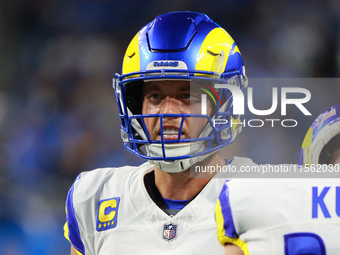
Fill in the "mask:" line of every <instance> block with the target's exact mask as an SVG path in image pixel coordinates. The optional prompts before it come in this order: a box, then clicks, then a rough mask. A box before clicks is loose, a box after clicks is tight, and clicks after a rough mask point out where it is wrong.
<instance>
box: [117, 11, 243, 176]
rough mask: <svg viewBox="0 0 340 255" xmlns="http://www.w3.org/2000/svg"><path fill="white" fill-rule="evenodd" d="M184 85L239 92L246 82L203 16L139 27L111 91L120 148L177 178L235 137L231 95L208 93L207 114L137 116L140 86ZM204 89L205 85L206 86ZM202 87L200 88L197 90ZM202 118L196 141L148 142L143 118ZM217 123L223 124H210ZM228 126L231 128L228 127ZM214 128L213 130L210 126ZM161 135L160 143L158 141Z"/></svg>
mask: <svg viewBox="0 0 340 255" xmlns="http://www.w3.org/2000/svg"><path fill="white" fill-rule="evenodd" d="M155 80H157V81H159V80H186V81H190V82H193V81H196V82H197V81H198V83H202V84H206V86H205V91H207V90H208V88H213V84H227V83H228V84H232V85H235V86H237V87H238V88H240V89H241V90H243V89H244V88H245V87H246V86H247V77H246V75H245V68H244V65H243V61H242V57H241V54H240V51H239V49H238V47H237V46H236V44H235V42H234V40H233V39H232V38H231V36H230V35H229V34H228V33H227V32H226V31H225V30H224V29H223V28H221V27H220V26H219V25H217V24H216V23H214V22H213V21H212V20H211V19H210V18H209V17H208V16H207V15H205V14H201V13H196V12H186V11H180V12H171V13H166V14H162V15H159V16H158V17H156V18H155V19H154V20H153V21H152V22H150V23H149V24H147V25H146V26H145V27H143V28H142V29H141V30H140V31H139V32H138V33H137V34H136V35H135V37H134V38H133V39H132V41H131V42H130V44H129V46H128V48H127V50H126V53H125V56H124V59H123V65H122V74H116V75H115V78H114V81H113V87H114V90H115V94H116V99H117V103H118V108H119V116H120V118H121V137H122V139H123V142H124V146H125V147H126V149H127V150H129V151H130V152H132V153H133V154H135V155H137V156H139V157H141V158H143V159H147V160H149V161H150V162H151V163H152V164H154V165H156V166H157V167H159V168H160V169H162V170H163V171H166V172H180V171H184V170H186V169H188V168H189V167H190V166H192V165H193V164H195V163H197V162H200V161H202V160H203V159H205V158H206V157H208V156H209V155H211V154H213V153H214V152H215V151H217V150H219V149H221V148H222V147H224V146H226V145H227V144H229V143H231V142H232V141H233V140H234V139H235V137H236V135H237V134H238V133H239V132H240V131H241V125H240V124H237V123H236V124H235V122H237V121H238V117H234V118H233V119H232V116H231V109H232V104H233V99H232V94H231V92H230V91H229V90H227V89H224V88H223V89H216V90H215V91H212V92H210V93H209V91H207V93H209V95H211V96H212V97H213V96H214V97H216V98H218V100H216V101H215V104H216V105H215V107H214V109H213V111H214V112H213V113H212V114H210V115H207V114H195V115H193V114H190V113H188V114H142V105H143V84H144V83H145V82H148V81H155ZM209 84H210V85H209ZM202 86H203V85H202ZM155 117H157V118H159V119H160V122H161V125H162V123H163V120H164V119H165V118H171V117H172V118H173V117H176V118H181V119H182V121H181V122H182V124H181V127H180V128H179V131H178V132H179V134H181V129H182V128H183V122H184V119H185V118H189V117H190V118H202V119H205V120H207V122H208V124H207V126H206V127H205V128H204V129H203V130H202V132H201V134H200V135H199V137H194V138H190V139H181V138H180V135H178V139H176V140H166V139H161V140H152V139H151V138H150V135H149V131H148V130H147V129H146V125H145V119H146V118H155ZM218 119H223V120H227V121H219V122H218V121H214V120H218ZM232 120H234V124H232V123H231V122H232ZM216 122H217V123H218V124H216V125H215V123H216ZM163 135H164V134H163V130H161V137H163Z"/></svg>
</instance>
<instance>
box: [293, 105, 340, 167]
mask: <svg viewBox="0 0 340 255" xmlns="http://www.w3.org/2000/svg"><path fill="white" fill-rule="evenodd" d="M335 145H340V104H338V105H335V106H333V107H331V108H329V109H328V110H327V111H325V112H323V113H321V114H320V115H319V116H318V117H317V118H316V120H315V121H314V122H313V124H312V125H311V127H310V128H309V129H308V132H307V134H306V136H305V138H304V140H303V143H302V146H301V151H300V159H299V164H300V166H301V165H304V166H309V165H310V164H328V163H329V161H330V159H331V157H332V149H333V147H334V146H335Z"/></svg>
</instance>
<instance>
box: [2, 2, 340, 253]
mask: <svg viewBox="0 0 340 255" xmlns="http://www.w3.org/2000/svg"><path fill="white" fill-rule="evenodd" d="M178 10H191V11H198V12H203V13H206V14H208V15H209V16H210V17H211V18H212V19H213V20H214V21H215V22H217V23H218V24H220V25H221V26H222V27H224V28H225V29H226V30H227V31H228V32H229V33H230V34H231V35H232V37H233V38H234V40H235V41H236V43H237V44H238V46H239V48H240V50H241V53H242V55H243V59H244V62H245V65H246V69H247V74H248V76H249V77H250V78H320V77H323V78H326V77H327V78H329V77H333V78H336V77H339V75H340V1H339V0H305V1H296V0H276V1H272V0H238V1H231V0H210V1H207V0H196V1H193V0H172V1H141V0H139V1H138V0H129V1H115V0H111V1H110V0H82V1H80V0H39V1H38V0H1V1H0V47H1V48H0V49H1V50H0V254H2V255H45V254H49V255H61V254H69V247H70V245H69V243H68V242H67V241H66V239H64V237H63V224H64V222H65V212H64V203H65V198H66V195H67V191H68V189H69V188H70V186H71V185H72V183H73V181H74V179H75V177H76V176H77V175H78V174H79V173H80V172H81V171H87V170H91V169H94V168H98V167H106V166H121V165H126V164H129V165H137V164H139V163H141V162H142V161H141V160H139V159H138V158H137V157H135V156H133V155H132V154H130V153H128V152H127V151H125V149H123V143H122V141H121V139H120V131H119V125H120V121H119V119H118V112H117V106H116V101H115V97H114V93H113V89H112V87H111V84H112V78H113V77H114V74H115V73H116V72H120V64H121V61H122V59H123V54H124V51H125V49H126V47H127V45H128V43H129V42H130V40H131V39H132V37H133V36H134V35H135V34H136V33H137V31H138V30H139V29H141V28H142V27H143V26H144V25H145V24H147V23H148V22H150V21H151V20H152V19H153V18H154V17H155V16H157V15H159V14H162V13H164V12H169V11H178ZM327 80H328V79H327ZM331 83H332V84H333V86H335V87H332V88H331V89H328V87H327V86H319V87H316V88H314V90H313V92H312V100H314V101H313V102H314V103H310V104H309V105H310V107H311V108H312V110H313V112H314V113H315V115H314V113H313V116H312V117H308V118H307V117H306V118H302V117H304V116H303V115H302V114H300V115H298V116H296V117H295V118H299V121H300V120H301V121H300V123H299V125H298V126H297V127H296V128H294V129H287V128H286V129H283V128H275V133H270V132H272V131H273V130H274V128H269V129H265V128H263V129H261V130H260V129H256V130H254V129H252V130H250V129H249V128H248V129H247V128H244V130H243V133H241V135H240V136H239V137H238V138H237V139H236V141H235V143H234V144H232V145H231V146H230V147H229V146H228V150H229V152H228V153H229V155H230V156H233V155H239V156H246V157H251V158H253V160H254V161H255V162H256V163H265V162H266V163H297V161H298V156H299V149H300V146H301V143H302V139H303V137H304V134H305V132H306V131H307V128H308V127H309V126H310V124H311V123H312V122H313V120H314V119H315V118H316V116H317V115H318V114H319V113H321V112H323V111H325V110H326V109H327V108H328V107H330V106H331V105H332V104H334V102H335V103H336V102H338V103H339V101H340V100H339V101H337V100H338V98H339V96H340V92H339V90H338V88H339V87H340V84H339V82H338V83H337V79H333V80H331ZM250 86H252V84H251V83H250ZM254 89H255V87H254ZM258 91H259V90H258ZM254 93H255V92H254ZM256 93H259V94H258V96H259V97H261V96H263V97H265V96H268V97H269V100H271V90H268V89H267V90H265V91H264V92H263V93H262V91H259V92H256ZM256 93H255V94H256ZM254 101H255V100H254ZM269 103H271V101H269ZM254 104H255V106H258V107H257V108H259V109H260V108H261V106H260V104H258V105H256V103H254ZM266 107H267V108H266ZM269 107H270V104H269V105H267V106H264V108H263V109H268V108H269ZM278 114H279V113H278ZM290 118H292V117H290ZM300 124H301V125H300ZM258 132H262V133H258ZM273 132H274V131H273Z"/></svg>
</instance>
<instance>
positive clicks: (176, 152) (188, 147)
mask: <svg viewBox="0 0 340 255" xmlns="http://www.w3.org/2000/svg"><path fill="white" fill-rule="evenodd" d="M205 148H206V146H205V145H204V141H198V142H192V143H185V144H165V145H164V150H165V155H166V156H167V157H176V156H177V157H178V156H182V155H189V154H194V153H197V152H200V151H203V150H205ZM146 150H147V153H148V155H149V156H152V157H162V156H163V153H162V145H161V144H148V145H146ZM214 152H215V151H213V152H211V153H207V154H204V155H201V156H197V157H193V158H186V159H178V160H172V161H163V160H149V162H150V164H152V165H155V166H156V167H158V168H159V169H161V170H162V171H164V172H167V173H179V172H183V171H185V170H187V169H189V168H190V167H191V166H192V165H194V164H196V163H198V162H201V161H203V160H204V159H206V158H207V157H209V156H210V155H212V154H213V153H214Z"/></svg>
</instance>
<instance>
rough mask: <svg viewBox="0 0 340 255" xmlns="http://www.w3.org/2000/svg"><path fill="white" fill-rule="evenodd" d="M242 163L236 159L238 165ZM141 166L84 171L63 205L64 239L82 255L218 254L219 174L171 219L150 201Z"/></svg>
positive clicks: (144, 167) (146, 170) (145, 167)
mask: <svg viewBox="0 0 340 255" xmlns="http://www.w3.org/2000/svg"><path fill="white" fill-rule="evenodd" d="M242 160H245V159H240V158H237V159H234V160H233V162H239V161H242ZM152 170H153V166H152V165H150V164H149V163H145V164H143V165H141V166H139V167H130V166H127V167H121V168H103V169H97V170H94V171H90V172H84V173H82V174H81V175H80V176H79V177H78V178H77V180H76V181H75V183H74V185H73V186H72V188H71V189H70V191H69V194H68V199H67V201H66V208H67V224H65V237H66V238H67V239H69V240H70V241H71V243H72V245H73V246H74V247H75V248H76V249H77V250H78V251H79V252H80V253H82V254H86V255H95V254H97V255H99V254H100V255H109V254H110V255H113V254H148V255H152V254H155V255H159V254H176V255H180V254H183V255H188V254H204V255H207V254H222V253H223V247H222V246H221V245H220V244H219V243H218V240H217V239H216V224H215V219H214V208H215V204H216V201H217V198H218V196H219V194H220V191H221V189H222V186H223V184H224V182H225V180H226V179H225V178H224V179H223V178H218V175H219V174H217V175H215V177H214V178H213V179H212V180H211V181H210V182H209V183H208V184H207V185H206V186H205V188H204V189H203V190H202V191H201V192H200V193H199V194H198V195H197V196H196V197H195V198H194V199H193V200H192V201H191V202H190V203H189V204H187V205H186V206H185V207H184V208H183V209H182V210H181V211H180V212H178V213H177V214H176V215H175V216H170V215H168V214H166V213H165V212H164V211H163V210H161V209H160V208H159V207H158V206H157V205H156V204H155V203H154V202H153V200H152V199H151V198H150V196H149V194H148V192H147V190H146V188H145V185H144V176H145V174H147V173H149V172H150V171H152Z"/></svg>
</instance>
